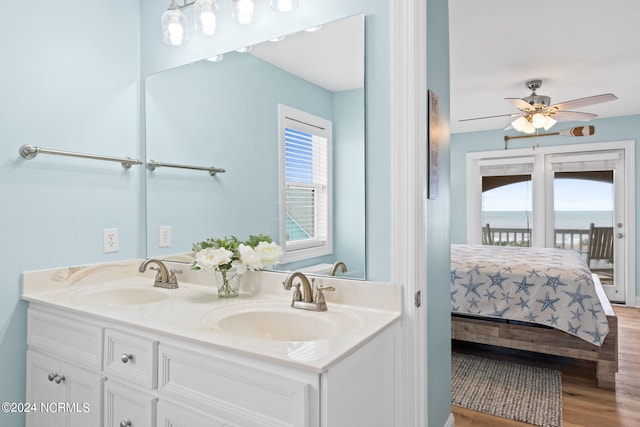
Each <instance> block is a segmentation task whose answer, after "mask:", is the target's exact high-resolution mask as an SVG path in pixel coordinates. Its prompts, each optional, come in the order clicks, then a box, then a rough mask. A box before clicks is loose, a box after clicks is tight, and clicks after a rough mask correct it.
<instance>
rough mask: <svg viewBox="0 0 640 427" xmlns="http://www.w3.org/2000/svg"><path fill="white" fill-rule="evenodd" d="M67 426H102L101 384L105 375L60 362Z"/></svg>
mask: <svg viewBox="0 0 640 427" xmlns="http://www.w3.org/2000/svg"><path fill="white" fill-rule="evenodd" d="M62 373H63V375H64V385H65V399H64V402H65V407H64V409H63V411H64V412H65V413H66V415H67V419H68V421H67V424H66V425H67V426H68V427H86V426H102V412H103V411H102V385H103V383H104V381H105V376H104V375H102V374H98V373H95V372H91V371H88V370H86V369H83V368H80V367H78V366H75V365H72V364H69V363H62Z"/></svg>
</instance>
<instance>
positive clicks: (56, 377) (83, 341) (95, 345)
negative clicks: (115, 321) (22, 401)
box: [26, 310, 105, 427]
mask: <svg viewBox="0 0 640 427" xmlns="http://www.w3.org/2000/svg"><path fill="white" fill-rule="evenodd" d="M27 342H28V344H29V350H28V351H27V395H26V402H29V403H30V404H32V405H33V407H32V408H31V410H30V411H29V412H27V414H26V420H27V426H32V427H36V426H37V427H40V426H43V427H51V426H65V427H68V426H72V427H73V426H78V427H84V426H88V425H93V426H101V425H102V396H103V383H104V381H105V375H104V374H103V373H101V372H100V368H101V360H102V356H101V349H102V328H100V327H99V326H97V325H91V324H87V323H83V322H79V321H78V320H77V319H74V318H72V317H66V316H64V315H54V314H52V313H47V312H43V311H36V310H29V318H28V335H27Z"/></svg>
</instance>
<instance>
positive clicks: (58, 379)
mask: <svg viewBox="0 0 640 427" xmlns="http://www.w3.org/2000/svg"><path fill="white" fill-rule="evenodd" d="M64 380H66V378H65V377H64V375H63V376H60V375H56V377H55V378H54V379H53V381H55V383H56V384H60V383H61V382H63V381H64Z"/></svg>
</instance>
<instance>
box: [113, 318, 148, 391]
mask: <svg viewBox="0 0 640 427" xmlns="http://www.w3.org/2000/svg"><path fill="white" fill-rule="evenodd" d="M157 354H158V341H156V340H152V339H149V338H147V337H143V336H140V335H135V334H131V333H128V332H123V331H120V330H117V329H111V328H106V329H105V331H104V371H105V372H106V373H107V376H109V377H116V378H119V379H121V380H123V381H126V382H129V383H132V384H136V385H140V386H142V387H147V388H155V387H156V385H157V376H156V372H157V367H158V357H157Z"/></svg>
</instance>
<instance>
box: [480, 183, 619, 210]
mask: <svg viewBox="0 0 640 427" xmlns="http://www.w3.org/2000/svg"><path fill="white" fill-rule="evenodd" d="M554 192H555V203H554V205H555V210H560V211H612V210H613V185H612V184H610V183H605V182H597V181H587V180H581V179H558V180H556V181H555V186H554ZM482 206H483V210H484V211H521V212H522V211H525V210H527V211H531V210H532V209H531V182H530V181H529V182H518V183H515V184H511V185H506V186H503V187H498V188H495V189H493V190H489V191H485V192H484V193H483V194H482Z"/></svg>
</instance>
